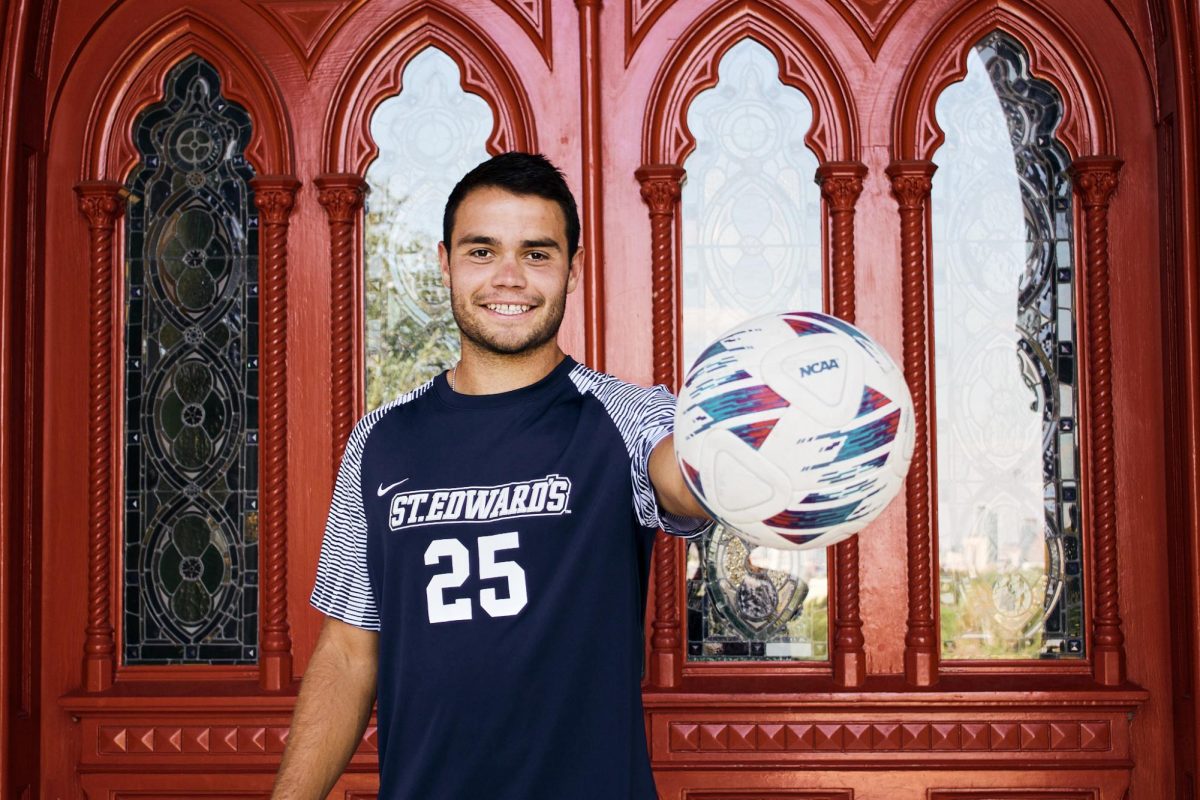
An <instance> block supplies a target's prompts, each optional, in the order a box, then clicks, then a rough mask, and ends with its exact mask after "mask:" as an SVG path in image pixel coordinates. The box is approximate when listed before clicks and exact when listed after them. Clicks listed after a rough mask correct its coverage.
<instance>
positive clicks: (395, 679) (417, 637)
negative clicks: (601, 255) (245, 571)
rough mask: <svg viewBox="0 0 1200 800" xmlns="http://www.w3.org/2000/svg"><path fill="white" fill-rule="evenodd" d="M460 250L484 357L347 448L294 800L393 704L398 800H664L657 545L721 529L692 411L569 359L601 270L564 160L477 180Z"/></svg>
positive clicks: (393, 411) (384, 774) (291, 773)
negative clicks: (590, 254)
mask: <svg viewBox="0 0 1200 800" xmlns="http://www.w3.org/2000/svg"><path fill="white" fill-rule="evenodd" d="M443 237H444V241H443V242H442V243H440V244H439V245H438V257H439V259H440V261H441V269H442V281H443V283H444V284H445V285H446V286H447V287H448V288H449V289H450V296H451V305H452V308H453V311H454V318H455V321H456V322H457V324H458V327H459V329H460V332H461V340H462V358H461V360H460V361H459V362H458V363H457V364H456V365H455V366H454V367H453V368H452V369H450V370H449V371H448V372H446V373H444V374H442V375H439V376H438V377H437V378H435V379H433V380H431V381H429V382H428V383H426V384H425V385H424V386H421V387H420V388H418V389H416V390H414V391H412V392H410V393H408V394H406V395H404V396H403V397H401V398H399V399H398V400H396V401H395V402H393V403H390V404H388V405H386V406H383V407H382V408H380V409H378V410H376V411H373V412H371V413H370V414H368V415H367V416H366V417H365V418H363V419H362V420H361V421H360V422H359V423H358V425H357V427H356V428H355V429H354V432H353V433H352V434H351V436H350V440H349V442H348V443H347V445H346V453H345V457H344V458H343V461H342V466H341V469H340V471H339V473H338V478H337V484H336V487H335V489H334V497H333V506H332V509H331V510H330V514H329V522H328V525H327V527H326V532H325V540H324V543H323V545H322V548H321V558H320V565H319V566H318V572H317V582H316V587H315V588H314V589H313V593H312V604H313V605H314V606H315V607H316V608H317V609H318V610H320V611H322V612H323V613H324V614H326V615H327V619H326V620H325V625H324V627H323V629H322V631H321V636H320V639H319V641H318V642H317V647H316V650H315V652H314V653H313V657H312V660H311V661H310V662H309V665H308V668H307V670H306V671H305V673H304V684H303V688H302V689H301V692H300V697H299V700H298V702H297V704H296V712H295V716H294V719H293V722H292V729H291V733H290V735H289V737H288V744H287V751H286V752H285V754H284V759H283V764H282V766H281V768H280V772H279V776H278V778H277V781H276V786H275V793H274V795H273V796H274V797H275V798H279V799H280V800H282V799H283V798H289V799H290V798H305V800H308V799H309V798H320V797H325V795H326V793H327V792H328V791H329V789H330V787H332V786H333V784H334V783H335V782H336V780H337V778H338V776H339V775H341V773H342V770H343V769H344V767H345V765H346V763H347V761H348V760H349V758H350V756H351V754H352V753H353V752H354V749H355V747H356V745H357V744H358V742H359V738H360V737H361V735H362V732H363V729H364V727H365V725H366V723H367V719H368V717H369V715H370V712H371V705H372V701H374V700H375V699H376V696H378V708H379V729H378V730H379V761H380V793H379V797H380V798H381V799H382V798H386V799H387V800H536V798H547V799H548V800H549V799H550V798H554V799H555V800H558V799H559V798H571V800H584V799H585V798H603V799H604V800H617V799H618V798H620V800H626V799H627V798H628V799H629V800H654V798H655V797H656V794H655V791H654V784H653V779H652V776H651V773H650V764H649V760H648V758H647V754H646V741H645V733H644V726H643V720H642V703H641V691H640V686H639V683H640V674H641V661H642V652H643V649H642V648H643V645H642V619H643V610H644V607H645V598H646V582H647V577H648V569H649V560H650V551H651V546H652V542H653V536H654V532H655V530H656V529H657V528H659V527H662V528H664V529H665V530H667V531H668V532H670V533H676V534H682V535H688V534H692V533H695V532H697V531H699V530H700V529H701V528H702V527H703V526H704V525H705V524H706V523H707V522H708V520H707V518H706V516H705V511H704V509H703V508H701V506H700V505H699V504H698V503H697V502H696V500H695V498H694V497H693V496H692V495H691V493H690V492H689V490H688V489H687V487H686V485H685V484H684V481H683V476H682V475H681V474H680V472H679V468H678V466H677V465H676V462H675V459H674V455H673V452H672V438H671V430H672V421H673V414H674V400H673V398H672V397H671V395H670V394H669V393H668V392H667V391H666V390H664V389H663V388H662V387H658V388H655V389H644V388H642V387H640V386H635V385H632V384H628V383H624V382H622V381H619V380H617V379H615V378H612V377H610V376H608V375H602V374H600V373H597V372H594V371H592V370H590V369H587V368H586V367H584V366H582V365H580V364H577V363H575V361H573V360H572V359H571V358H570V357H569V356H566V355H564V353H563V352H562V350H560V349H559V347H558V344H557V341H556V335H557V332H558V328H559V325H560V323H561V322H562V317H563V310H564V307H565V305H566V297H567V295H568V294H570V293H571V292H572V291H574V290H575V288H576V285H577V284H578V282H579V274H580V269H581V267H582V262H583V252H582V251H581V250H580V249H579V217H578V213H577V211H576V206H575V200H574V198H573V197H572V196H571V193H570V190H569V189H568V188H567V186H566V183H565V181H564V180H563V177H562V174H561V173H560V172H559V171H558V170H557V169H556V168H555V167H554V166H553V165H552V164H551V163H550V162H549V161H547V160H546V159H545V158H543V157H542V156H536V155H529V154H525V153H507V154H504V155H501V156H497V157H495V158H493V159H491V160H489V161H486V162H484V163H483V164H480V165H479V166H478V167H476V168H475V169H473V170H472V171H471V172H470V173H468V174H467V175H466V176H465V177H464V178H463V179H462V180H461V181H460V182H459V184H458V185H457V186H456V187H455V188H454V191H453V192H452V193H451V194H450V199H449V201H448V202H447V204H446V211H445V217H444V222H443ZM377 688H378V691H376V690H377Z"/></svg>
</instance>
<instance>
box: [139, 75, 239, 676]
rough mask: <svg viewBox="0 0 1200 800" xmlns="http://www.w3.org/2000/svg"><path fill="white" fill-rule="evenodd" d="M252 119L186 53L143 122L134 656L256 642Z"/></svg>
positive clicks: (211, 650)
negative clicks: (249, 147)
mask: <svg viewBox="0 0 1200 800" xmlns="http://www.w3.org/2000/svg"><path fill="white" fill-rule="evenodd" d="M249 139H250V118H249V116H248V115H247V114H246V112H245V110H243V109H241V108H239V107H238V106H236V105H235V104H233V103H231V102H230V101H229V100H227V99H225V98H224V97H223V96H222V94H221V81H220V78H219V77H218V75H217V72H216V70H214V69H213V68H212V66H210V65H209V64H208V63H207V62H205V61H204V60H203V59H201V58H199V57H197V56H192V57H189V58H187V59H185V60H184V61H183V62H181V63H180V64H179V65H177V66H176V67H175V68H174V69H172V70H171V72H170V74H169V75H168V76H167V79H166V92H165V97H164V99H163V101H162V102H161V103H157V104H155V105H152V106H150V107H149V108H148V109H147V110H146V111H145V112H143V113H142V114H141V115H140V116H139V117H138V119H137V122H136V124H135V125H134V141H135V143H136V146H137V150H138V153H139V154H140V155H141V160H140V161H139V163H138V165H137V166H136V167H134V169H133V172H132V173H131V174H130V177H129V181H128V189H129V192H130V198H129V204H128V209H127V220H128V222H127V239H126V251H125V252H126V275H125V287H126V295H125V303H126V305H125V311H126V324H125V396H126V401H125V403H126V404H125V434H124V436H125V440H124V447H125V537H124V564H123V577H124V592H125V596H124V601H125V602H124V619H125V624H124V626H123V634H124V642H123V644H124V661H125V663H126V664H167V663H188V664H195V663H207V664H252V663H255V662H256V661H257V648H258V230H257V228H258V216H257V213H256V211H255V208H254V203H253V196H252V193H251V189H250V186H249V184H248V181H249V179H250V178H251V177H253V174H254V173H253V170H252V169H251V167H250V165H249V164H248V163H247V161H246V159H245V157H244V155H243V153H244V151H245V147H246V143H247V142H248V141H249Z"/></svg>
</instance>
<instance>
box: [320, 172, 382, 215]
mask: <svg viewBox="0 0 1200 800" xmlns="http://www.w3.org/2000/svg"><path fill="white" fill-rule="evenodd" d="M313 183H315V184H316V185H317V190H318V191H317V202H318V203H320V204H321V205H322V206H324V208H325V211H326V213H328V214H329V220H330V222H353V221H354V215H355V214H357V213H358V210H359V209H360V208H362V206H363V202H364V201H365V200H366V198H367V193H368V191H370V190H369V189H368V187H367V181H366V179H365V178H363V177H362V176H360V175H355V174H354V173H350V172H339V173H332V174H326V175H318V176H317V177H316V178H315V179H314V180H313Z"/></svg>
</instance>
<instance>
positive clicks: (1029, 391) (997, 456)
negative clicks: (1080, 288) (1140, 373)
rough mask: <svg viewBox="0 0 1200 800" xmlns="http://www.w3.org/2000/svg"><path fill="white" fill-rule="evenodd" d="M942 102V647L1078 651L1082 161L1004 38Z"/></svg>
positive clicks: (937, 222) (937, 227) (1049, 93)
mask: <svg viewBox="0 0 1200 800" xmlns="http://www.w3.org/2000/svg"><path fill="white" fill-rule="evenodd" d="M967 67H968V68H967V76H966V78H965V79H963V81H962V82H960V83H958V84H955V85H953V86H951V87H949V88H947V89H946V91H945V92H944V93H943V94H942V96H941V98H939V100H938V104H937V118H938V123H939V125H940V126H941V128H942V129H943V131H944V132H945V134H946V138H945V144H944V145H943V146H942V147H941V148H940V149H939V150H938V152H937V155H936V157H935V161H936V162H937V164H938V171H937V174H936V175H935V177H934V181H933V193H932V233H933V242H932V260H933V320H934V330H935V333H936V336H935V337H934V338H935V364H936V367H935V385H936V391H937V395H936V406H937V428H936V430H937V459H938V461H937V474H938V485H937V497H938V543H939V548H940V584H939V586H940V606H941V607H940V611H941V638H942V648H941V649H942V657H943V658H946V659H1027V658H1043V659H1046V658H1051V659H1054V658H1060V659H1061V658H1068V659H1074V658H1082V657H1083V655H1084V635H1083V630H1084V620H1083V607H1084V606H1083V603H1084V586H1083V547H1082V531H1081V529H1080V518H1079V466H1078V464H1079V441H1078V424H1077V423H1078V411H1077V409H1078V396H1077V391H1078V389H1077V378H1078V369H1077V360H1076V335H1075V331H1076V314H1075V299H1074V298H1075V263H1074V257H1073V232H1072V226H1073V222H1072V203H1071V181H1070V177H1069V176H1068V174H1067V170H1068V168H1069V167H1070V157H1069V155H1068V153H1067V150H1066V148H1065V147H1064V146H1063V145H1062V144H1061V143H1060V142H1059V141H1058V140H1057V139H1055V129H1056V127H1057V125H1058V124H1059V122H1060V121H1061V120H1062V117H1063V104H1062V100H1061V98H1060V96H1059V94H1058V92H1057V91H1056V90H1055V89H1054V87H1053V86H1051V85H1050V84H1049V83H1047V82H1045V81H1042V80H1039V79H1037V78H1034V77H1032V76H1031V75H1030V72H1029V57H1028V54H1027V53H1026V51H1025V50H1024V48H1023V47H1022V46H1021V45H1020V44H1018V43H1017V42H1016V41H1015V40H1014V39H1013V38H1012V37H1010V36H1008V35H1007V34H1004V33H1000V32H995V33H992V34H989V35H988V36H987V37H985V38H984V39H983V40H982V41H981V42H980V43H979V44H978V45H976V46H975V47H974V48H973V50H972V51H971V52H970V53H969V55H968V58H967Z"/></svg>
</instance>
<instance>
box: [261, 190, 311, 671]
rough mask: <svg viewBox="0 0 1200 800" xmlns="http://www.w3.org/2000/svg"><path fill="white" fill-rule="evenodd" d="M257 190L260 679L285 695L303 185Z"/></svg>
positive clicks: (289, 659) (288, 659)
mask: <svg viewBox="0 0 1200 800" xmlns="http://www.w3.org/2000/svg"><path fill="white" fill-rule="evenodd" d="M250 185H251V187H252V188H253V189H254V205H255V207H256V208H257V209H258V211H259V259H258V270H259V275H260V283H261V285H262V291H261V292H260V295H259V297H260V299H259V302H260V303H261V306H262V307H261V313H260V315H259V316H260V319H261V320H262V322H261V325H260V328H259V341H260V346H259V352H260V353H261V358H260V359H259V363H260V364H261V365H262V370H261V371H262V387H261V401H260V403H261V408H262V415H261V419H260V420H259V427H260V429H261V431H262V436H261V439H260V441H261V447H260V454H261V455H260V458H261V468H260V470H261V475H262V482H261V485H260V497H261V502H260V509H261V516H260V518H259V541H260V546H259V559H260V562H261V564H260V574H261V581H260V592H261V596H260V598H259V608H260V615H261V616H260V619H261V627H260V635H261V641H260V643H259V645H260V646H259V679H260V684H261V686H262V688H264V689H266V690H267V691H279V690H281V689H283V688H284V687H286V686H289V685H290V684H291V682H292V640H291V635H290V633H289V629H288V613H287V480H288V471H287V453H288V448H287V309H288V304H287V260H288V259H287V256H288V253H287V240H288V222H289V220H290V218H291V214H292V207H293V205H294V203H295V197H296V190H297V189H299V188H300V181H298V180H296V179H295V178H294V177H292V176H290V175H270V176H268V175H259V176H257V177H255V178H253V179H251V181H250Z"/></svg>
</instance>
